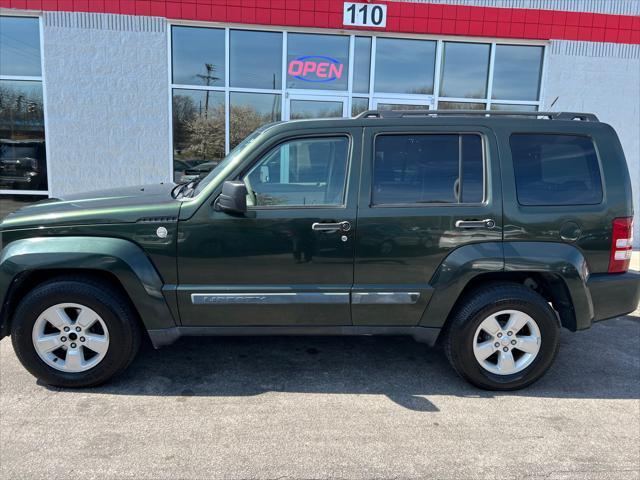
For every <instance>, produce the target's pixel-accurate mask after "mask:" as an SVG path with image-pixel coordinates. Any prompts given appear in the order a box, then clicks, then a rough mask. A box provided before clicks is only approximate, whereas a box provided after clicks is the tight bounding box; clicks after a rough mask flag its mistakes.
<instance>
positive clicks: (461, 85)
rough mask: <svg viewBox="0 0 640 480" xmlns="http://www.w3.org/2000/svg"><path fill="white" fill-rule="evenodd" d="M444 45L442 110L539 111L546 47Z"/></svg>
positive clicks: (474, 44) (439, 105) (470, 44)
mask: <svg viewBox="0 0 640 480" xmlns="http://www.w3.org/2000/svg"><path fill="white" fill-rule="evenodd" d="M443 43H444V47H443V52H442V65H441V72H442V74H441V81H440V91H439V93H438V108H439V109H443V110H446V109H462V110H484V109H487V108H488V109H490V110H508V111H518V110H520V111H536V110H538V105H539V104H540V98H539V97H540V81H541V72H542V58H543V53H544V48H543V47H541V46H531V45H502V44H492V45H490V44H482V43H461V42H443ZM491 49H493V51H494V54H493V55H491ZM489 72H493V77H492V78H489V77H490V73H489ZM489 90H490V91H489ZM467 99H468V100H467ZM478 100H482V102H478ZM467 102H468V103H467Z"/></svg>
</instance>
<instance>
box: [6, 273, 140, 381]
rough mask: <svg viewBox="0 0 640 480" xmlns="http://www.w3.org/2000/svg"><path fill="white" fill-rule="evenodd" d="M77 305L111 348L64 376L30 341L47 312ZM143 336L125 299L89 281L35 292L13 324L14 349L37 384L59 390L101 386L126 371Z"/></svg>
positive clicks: (64, 281) (73, 280)
mask: <svg viewBox="0 0 640 480" xmlns="http://www.w3.org/2000/svg"><path fill="white" fill-rule="evenodd" d="M59 303H78V304H81V305H85V306H87V307H89V308H91V309H92V310H94V312H96V313H97V314H98V315H100V317H101V318H102V320H103V321H104V323H105V324H106V326H107V329H108V333H109V347H108V349H107V352H106V354H105V355H104V358H103V359H102V360H101V361H100V362H99V363H98V364H97V365H95V366H94V367H93V368H90V369H89V370H86V371H83V372H63V371H60V370H57V369H55V368H52V367H50V366H49V365H47V364H46V363H45V362H44V361H43V360H42V359H41V358H40V356H39V355H38V353H37V351H36V349H35V347H34V345H33V340H32V331H33V327H34V324H35V322H36V320H37V319H38V317H39V316H40V314H41V313H42V312H43V311H44V310H46V309H47V308H49V307H51V306H53V305H57V304H59ZM140 338H141V331H140V325H139V322H138V318H137V315H136V313H135V311H134V310H133V309H132V307H131V306H130V304H129V302H128V301H127V299H125V298H123V295H122V294H121V293H120V292H119V291H118V290H116V289H115V288H113V287H112V286H111V285H110V284H109V283H107V282H103V281H100V280H96V279H93V278H89V277H87V278H85V277H60V278H57V279H54V280H51V281H48V282H45V283H43V284H41V285H39V286H37V287H36V288H34V289H33V290H32V291H31V292H30V293H29V294H28V295H26V296H25V297H24V299H23V300H22V301H21V302H20V304H19V305H18V308H17V309H16V311H15V314H14V315H13V321H12V323H11V341H12V343H13V349H14V350H15V352H16V355H17V357H18V359H19V360H20V362H21V363H22V365H23V366H24V367H25V368H26V369H27V370H28V371H29V372H30V373H31V374H32V375H33V376H35V377H36V378H38V379H40V380H41V381H43V382H44V383H46V384H49V385H52V386H56V387H67V388H82V387H93V386H97V385H100V384H102V383H104V382H106V381H107V380H109V379H111V378H112V377H114V376H116V375H118V374H119V373H121V372H122V371H123V370H125V369H126V368H127V367H128V366H129V364H130V363H131V362H132V361H133V359H134V358H135V356H136V353H137V351H138V348H139V346H140Z"/></svg>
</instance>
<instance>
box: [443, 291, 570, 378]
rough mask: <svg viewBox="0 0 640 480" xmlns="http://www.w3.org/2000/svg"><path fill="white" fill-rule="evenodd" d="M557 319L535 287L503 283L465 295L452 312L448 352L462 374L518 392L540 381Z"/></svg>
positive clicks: (554, 346) (554, 344)
mask: <svg viewBox="0 0 640 480" xmlns="http://www.w3.org/2000/svg"><path fill="white" fill-rule="evenodd" d="M559 330H560V328H559V325H558V319H557V316H556V314H555V312H554V311H553V309H552V308H551V307H550V306H549V304H548V303H547V302H546V301H545V299H544V298H542V297H541V296H540V295H539V294H537V293H536V292H535V291H533V290H531V289H530V288H527V287H525V286H524V285H520V284H513V283H500V284H494V285H491V286H488V287H484V288H481V289H479V290H478V291H476V292H473V293H472V294H471V295H470V296H468V297H466V298H465V299H464V300H463V301H462V303H461V304H460V305H459V306H458V307H457V308H456V310H455V311H454V313H453V316H452V318H451V319H450V323H449V324H448V326H447V330H446V335H445V340H444V341H445V352H446V354H447V357H448V359H449V362H450V363H451V365H452V366H453V368H454V369H455V370H456V372H458V374H459V375H460V376H462V377H463V378H465V379H466V380H468V381H469V382H471V383H472V384H474V385H476V386H477V387H480V388H484V389H488V390H517V389H519V388H523V387H526V386H528V385H530V384H532V383H533V382H535V381H536V380H538V379H539V378H540V377H542V375H544V373H545V372H546V371H547V370H548V369H549V367H550V366H551V364H552V363H553V360H554V359H555V356H556V353H557V351H558V345H559Z"/></svg>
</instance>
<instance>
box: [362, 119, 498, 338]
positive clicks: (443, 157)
mask: <svg viewBox="0 0 640 480" xmlns="http://www.w3.org/2000/svg"><path fill="white" fill-rule="evenodd" d="M363 144H364V148H363V170H362V181H361V188H360V205H359V209H358V231H357V236H356V261H355V267H354V270H355V274H354V288H353V291H352V302H353V311H352V315H353V323H354V325H404V326H413V325H417V324H418V323H419V322H420V319H421V316H422V314H423V312H424V311H425V308H426V306H427V303H428V302H429V300H430V298H431V294H432V288H431V286H430V284H429V282H430V280H431V278H432V277H433V275H434V273H435V272H436V270H437V269H438V267H439V265H440V264H441V263H442V260H444V258H445V257H446V256H447V255H448V254H449V253H451V252H452V251H453V250H454V249H456V248H458V247H460V246H462V245H466V244H470V243H479V242H487V241H500V240H501V239H502V202H501V193H500V188H501V187H500V175H499V165H498V155H497V151H496V148H495V142H494V141H493V134H492V132H491V131H489V130H487V129H486V128H483V127H477V128H476V127H470V126H463V127H460V126H456V125H450V126H446V125H442V126H428V127H426V126H422V127H420V126H415V127H409V128H407V127H390V128H379V127H377V128H366V129H365V135H364V142H363Z"/></svg>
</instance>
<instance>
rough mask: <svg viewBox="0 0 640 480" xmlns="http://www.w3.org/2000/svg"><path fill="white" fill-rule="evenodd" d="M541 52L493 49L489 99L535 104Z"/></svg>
mask: <svg viewBox="0 0 640 480" xmlns="http://www.w3.org/2000/svg"><path fill="white" fill-rule="evenodd" d="M542 52H543V49H542V47H531V46H522V45H496V58H495V65H494V67H493V91H492V95H491V98H493V99H503V100H533V101H537V100H538V96H539V94H540V75H541V72H542Z"/></svg>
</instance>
